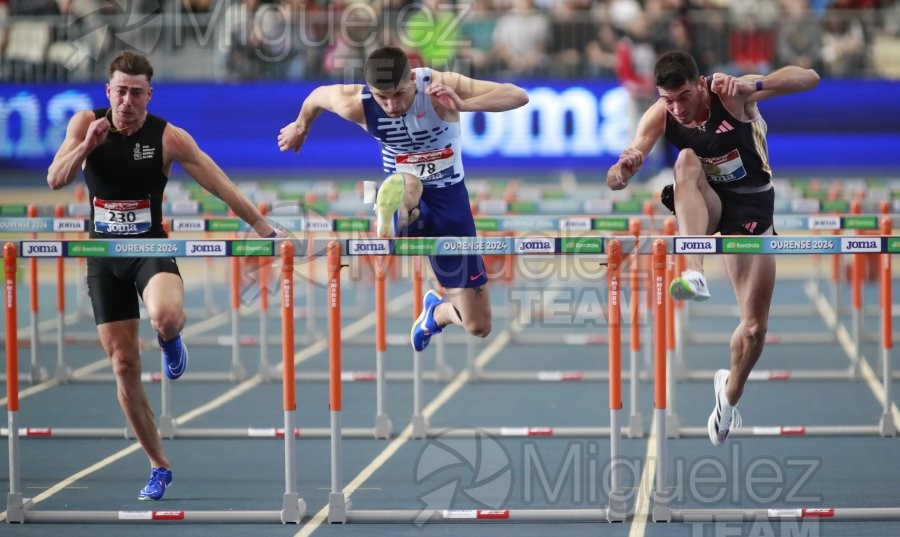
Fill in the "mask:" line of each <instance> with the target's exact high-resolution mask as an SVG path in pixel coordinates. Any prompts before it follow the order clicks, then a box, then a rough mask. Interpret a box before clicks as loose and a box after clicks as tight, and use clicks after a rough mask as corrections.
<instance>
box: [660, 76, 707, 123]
mask: <svg viewBox="0 0 900 537" xmlns="http://www.w3.org/2000/svg"><path fill="white" fill-rule="evenodd" d="M705 85H706V82H705V81H704V79H703V77H702V76H701V77H699V78H698V79H697V80H695V81H693V82H691V81H689V82H685V83H684V85H682V86H680V87H677V88H675V89H665V88H660V87H657V88H656V89H657V91H659V97H660V99H662V100H663V102H664V103H665V104H666V111H668V112H669V114H670V115H671V116H672V117H673V118H675V121H677V122H678V123H681V124H682V125H690V124H691V123H693V122H694V121H695V120H696V119H698V118H700V119H703V118H705V117H706V100H705V95H706V89H705ZM701 116H702V118H701Z"/></svg>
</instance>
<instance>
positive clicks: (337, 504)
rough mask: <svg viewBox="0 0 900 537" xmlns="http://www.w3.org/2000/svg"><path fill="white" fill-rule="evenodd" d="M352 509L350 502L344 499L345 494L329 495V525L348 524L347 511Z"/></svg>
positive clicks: (333, 493)
mask: <svg viewBox="0 0 900 537" xmlns="http://www.w3.org/2000/svg"><path fill="white" fill-rule="evenodd" d="M349 509H350V502H348V501H347V499H346V498H345V497H344V493H343V492H332V493H331V494H329V495H328V523H329V524H346V523H347V511H348V510H349Z"/></svg>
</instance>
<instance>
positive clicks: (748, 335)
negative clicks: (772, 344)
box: [743, 320, 769, 344]
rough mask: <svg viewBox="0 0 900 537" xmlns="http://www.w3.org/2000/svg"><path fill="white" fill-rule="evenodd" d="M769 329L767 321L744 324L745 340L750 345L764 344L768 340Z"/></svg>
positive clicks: (753, 321) (751, 321) (752, 321)
mask: <svg viewBox="0 0 900 537" xmlns="http://www.w3.org/2000/svg"><path fill="white" fill-rule="evenodd" d="M768 331H769V327H768V325H767V324H766V322H765V321H759V320H750V321H747V322H745V323H744V324H743V332H744V334H743V335H744V339H745V340H747V341H749V342H750V343H754V344H756V343H762V342H764V341H765V340H766V333H767V332H768Z"/></svg>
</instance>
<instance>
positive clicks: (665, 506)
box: [651, 219, 900, 523]
mask: <svg viewBox="0 0 900 537" xmlns="http://www.w3.org/2000/svg"><path fill="white" fill-rule="evenodd" d="M890 229H891V228H890V220H889V219H885V220H883V223H882V232H885V231H887V232H888V233H885V235H889V232H890ZM694 238H699V237H694ZM685 239H686V240H690V239H692V237H686V238H685ZM881 255H882V259H883V262H882V269H881V273H880V274H881V280H882V283H883V285H884V287H883V294H882V301H883V304H890V301H891V300H890V298H891V297H890V290H891V284H890V280H891V255H892V254H891V253H890V251H886V252H883V253H882V254H881ZM653 257H654V262H653V267H654V276H653V277H654V282H656V288H657V296H658V297H659V294H660V293H664V294H666V295H667V294H668V293H665V289H664V287H665V286H666V283H667V278H666V277H665V270H666V269H665V265H666V245H665V242H664V241H662V240H656V241H655V242H654V245H653ZM884 289H886V291H884ZM885 292H886V293H887V294H886V295H885V294H884V293H885ZM664 302H665V300H660V299H659V298H658V299H657V305H656V313H657V315H654V319H653V323H654V332H655V333H656V334H657V338H664V336H663V334H664V333H665V331H666V326H667V325H669V324H670V322H669V319H668V318H669V316H671V315H672V313H673V312H672V310H671V309H669V310H668V311H667V308H666V307H665V304H664ZM889 313H890V312H888V315H884V316H883V321H882V330H883V332H882V334H883V368H884V369H883V374H884V380H885V382H886V385H887V387H886V390H887V393H886V401H885V402H884V406H885V415H884V416H883V417H882V420H891V422H893V415H892V414H891V413H890V391H889V390H890V388H889V386H890V382H891V376H890V369H889V367H890V366H889V364H890V359H889V354H890V349H891V348H892V347H893V341H892V334H891V322H892V321H891V315H890V314H889ZM658 340H659V339H658ZM666 347H667V346H666ZM654 348H655V353H654V361H655V373H656V374H655V378H654V385H655V401H654V405H655V408H656V409H655V412H656V429H655V435H656V449H657V453H658V454H659V455H658V456H659V463H658V466H657V470H656V472H657V473H656V479H655V484H654V490H653V493H652V502H653V504H652V507H651V517H652V520H653V521H654V522H710V523H712V522H755V521H771V522H786V521H803V520H805V519H813V518H814V519H817V520H822V521H836V522H842V521H843V522H846V521H895V520H900V506H898V507H794V508H769V509H741V508H720V509H691V508H684V509H676V508H673V507H672V495H673V491H671V490H670V489H669V487H668V475H667V472H668V470H667V464H668V462H667V461H668V447H667V445H668V441H669V438H670V435H668V434H667V431H666V429H667V421H668V420H667V419H666V417H667V416H666V401H667V397H666V395H667V394H666V386H667V382H668V381H667V378H668V376H667V373H668V370H667V361H668V362H671V355H670V352H667V351H668V349H664V346H663V345H656V346H655V347H654ZM667 355H669V356H667ZM667 358H668V360H667ZM702 432H703V434H704V435H705V434H706V430H705V429H703V431H702ZM740 432H741V429H737V430H736V431H734V433H732V435H730V436H735V437H736V436H742V435H741V434H736V433H740ZM698 436H699V435H698Z"/></svg>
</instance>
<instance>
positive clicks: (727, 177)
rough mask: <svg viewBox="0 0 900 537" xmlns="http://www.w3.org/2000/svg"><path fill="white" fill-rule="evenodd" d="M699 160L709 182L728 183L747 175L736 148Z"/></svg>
mask: <svg viewBox="0 0 900 537" xmlns="http://www.w3.org/2000/svg"><path fill="white" fill-rule="evenodd" d="M700 162H702V163H703V171H704V172H705V173H706V178H707V179H708V180H709V181H710V182H711V183H730V182H731V181H737V180H738V179H743V178H744V177H747V169H746V168H744V161H743V160H741V154H740V153H739V152H738V150H737V149H733V150H731V151H730V152H729V153H728V154H727V155H723V156H721V157H704V158H701V159H700Z"/></svg>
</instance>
